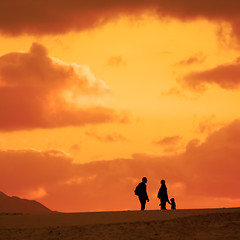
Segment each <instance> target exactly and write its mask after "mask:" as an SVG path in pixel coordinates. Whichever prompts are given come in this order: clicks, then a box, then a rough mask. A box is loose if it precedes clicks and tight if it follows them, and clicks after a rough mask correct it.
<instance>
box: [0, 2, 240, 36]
mask: <svg viewBox="0 0 240 240" xmlns="http://www.w3.org/2000/svg"><path fill="white" fill-rule="evenodd" d="M239 8H240V3H239V1H238V0H229V1H219V0H218V1H217V0H212V1H207V0H202V1H190V0H182V1H178V0H169V1H165V0H148V1H143V0H140V1H136V0H128V1H127V0H122V1H110V0H104V1H97V0H90V1H76V0H71V1H67V0H58V1H57V0H52V1H47V0H42V1H31V0H22V1H18V0H8V1H1V2H0V31H1V32H2V33H6V34H13V35H17V34H23V33H31V34H49V33H50V34H57V33H64V32H68V31H71V30H84V29H88V28H93V27H96V26H99V25H101V24H103V23H105V22H107V21H110V20H112V19H114V18H117V17H119V16H121V15H122V14H125V15H129V14H134V15H138V14H141V13H143V12H144V11H148V12H149V11H151V10H152V11H153V12H154V13H156V14H157V15H159V16H160V17H174V18H178V19H181V20H190V19H194V18H206V19H209V20H211V21H227V22H229V23H230V24H231V25H232V27H233V31H234V33H235V34H236V35H237V36H240V31H239V29H240V28H239V25H240V17H239Z"/></svg>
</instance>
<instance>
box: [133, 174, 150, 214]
mask: <svg viewBox="0 0 240 240" xmlns="http://www.w3.org/2000/svg"><path fill="white" fill-rule="evenodd" d="M146 183H147V178H146V177H143V178H142V182H140V183H139V184H138V185H137V187H136V189H135V191H134V193H135V195H137V196H138V198H139V201H140V203H141V211H143V210H144V209H145V205H146V201H148V202H149V198H148V195H147V186H146Z"/></svg>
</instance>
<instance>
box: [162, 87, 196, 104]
mask: <svg viewBox="0 0 240 240" xmlns="http://www.w3.org/2000/svg"><path fill="white" fill-rule="evenodd" d="M161 95H162V96H164V97H169V96H170V97H176V98H179V99H182V100H191V101H194V100H197V99H199V97H200V93H197V92H191V93H189V92H186V91H184V89H181V88H177V87H172V88H170V89H169V90H168V91H163V92H161Z"/></svg>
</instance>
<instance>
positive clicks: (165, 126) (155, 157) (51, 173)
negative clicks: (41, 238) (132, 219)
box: [0, 0, 240, 212]
mask: <svg viewBox="0 0 240 240" xmlns="http://www.w3.org/2000/svg"><path fill="white" fill-rule="evenodd" d="M0 43H1V44H0V191H2V192H4V193H6V194H8V195H11V196H12V195H14V196H19V197H23V198H28V199H35V200H37V201H39V202H41V203H43V204H44V205H46V206H47V207H49V208H50V209H52V210H57V211H66V212H73V211H76V212H77V211H106V210H107V211H112V210H136V209H139V207H140V204H139V202H138V199H137V197H136V196H135V195H134V192H133V191H134V189H135V186H136V185H137V184H138V183H139V182H140V181H141V178H142V177H143V176H146V177H147V178H148V184H147V188H148V194H149V198H150V202H149V203H148V204H147V207H146V209H159V206H158V204H159V202H158V199H157V192H158V189H159V187H160V181H161V179H165V180H166V185H167V188H168V194H169V197H174V198H175V199H176V203H177V208H206V207H237V206H238V207H239V205H240V191H239V183H240V174H239V167H240V107H239V105H238V103H239V102H240V54H239V53H240V1H238V0H229V1H221V0H218V1H216V0H211V1H207V0H202V1H190V0H182V1H177V0H168V1H164V0H138V1H136V0H127V1H126V0H122V1H110V0H89V1H82V0H58V1H57V0H51V1H49V0H48V1H47V0H41V1H31V0H21V1H18V0H7V1H4V0H0Z"/></svg>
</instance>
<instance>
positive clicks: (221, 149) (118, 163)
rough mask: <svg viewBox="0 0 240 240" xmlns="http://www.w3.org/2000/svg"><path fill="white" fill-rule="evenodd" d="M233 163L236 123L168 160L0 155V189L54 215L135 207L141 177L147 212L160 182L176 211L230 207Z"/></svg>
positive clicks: (239, 140) (235, 195) (235, 181)
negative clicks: (86, 160) (34, 202)
mask: <svg viewBox="0 0 240 240" xmlns="http://www.w3.org/2000/svg"><path fill="white" fill-rule="evenodd" d="M239 159H240V120H236V121H234V122H232V123H230V124H229V125H227V126H225V127H223V128H221V129H219V130H218V131H215V132H214V133H212V134H211V135H210V136H209V137H208V138H207V139H206V141H205V142H204V143H200V142H199V141H198V140H192V141H190V142H189V143H188V145H187V148H186V151H185V152H184V153H181V154H176V155H173V156H165V157H164V156H157V155H149V154H134V155H133V156H132V158H129V159H116V160H112V161H97V162H91V163H84V164H77V163H75V161H73V159H72V158H71V157H70V156H68V155H67V154H66V153H63V152H60V151H56V150H55V151H54V150H52V151H47V152H38V151H34V150H15V151H13V150H8V151H0V176H1V177H0V179H1V181H0V189H1V191H4V192H6V193H7V194H10V195H11V194H12V195H19V196H31V193H32V196H34V195H35V196H38V197H41V198H40V199H39V200H40V201H41V202H42V203H44V204H45V205H47V206H48V207H50V208H51V209H56V210H59V211H97V210H123V209H138V208H139V202H138V200H137V198H136V196H135V195H134V193H133V190H134V188H135V186H136V185H137V183H138V182H139V181H140V180H141V178H142V177H143V176H147V177H148V193H149V197H150V203H149V204H148V205H147V208H148V209H149V208H152V209H156V208H158V200H157V198H156V195H157V191H158V188H159V186H160V180H161V179H165V180H166V183H167V187H168V193H169V197H175V199H176V201H177V205H178V207H180V208H200V207H230V206H233V205H231V204H232V203H235V204H237V205H239V203H240V192H239V191H238V188H239V186H238V185H239V181H240V175H239V165H240V163H239ZM203 199H204V201H202V200H203ZM229 204H230V205H229Z"/></svg>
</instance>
